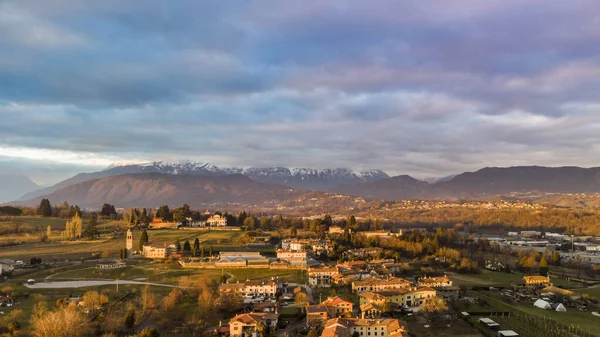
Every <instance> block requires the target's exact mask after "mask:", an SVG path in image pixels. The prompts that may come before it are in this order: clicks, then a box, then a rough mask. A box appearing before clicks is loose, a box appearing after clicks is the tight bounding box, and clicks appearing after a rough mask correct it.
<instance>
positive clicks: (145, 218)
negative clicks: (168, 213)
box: [139, 208, 150, 224]
mask: <svg viewBox="0 0 600 337" xmlns="http://www.w3.org/2000/svg"><path fill="white" fill-rule="evenodd" d="M139 220H140V223H141V224H147V223H148V222H150V219H149V218H148V210H147V209H145V208H144V209H142V214H140V219H139Z"/></svg>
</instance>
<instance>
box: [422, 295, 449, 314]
mask: <svg viewBox="0 0 600 337" xmlns="http://www.w3.org/2000/svg"><path fill="white" fill-rule="evenodd" d="M420 309H421V310H422V311H423V312H443V311H448V304H447V303H446V301H445V300H444V299H443V298H440V297H432V298H428V299H427V300H425V302H423V304H421V307H420Z"/></svg>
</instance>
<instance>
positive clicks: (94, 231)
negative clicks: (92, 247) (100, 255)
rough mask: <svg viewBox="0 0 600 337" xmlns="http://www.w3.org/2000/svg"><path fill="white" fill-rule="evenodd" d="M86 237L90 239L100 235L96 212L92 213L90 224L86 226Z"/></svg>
mask: <svg viewBox="0 0 600 337" xmlns="http://www.w3.org/2000/svg"><path fill="white" fill-rule="evenodd" d="M83 234H84V236H85V237H87V238H89V239H92V240H93V239H95V238H96V235H98V220H97V216H96V214H92V217H91V218H90V222H89V223H88V226H87V227H86V228H85V232H84V233H83Z"/></svg>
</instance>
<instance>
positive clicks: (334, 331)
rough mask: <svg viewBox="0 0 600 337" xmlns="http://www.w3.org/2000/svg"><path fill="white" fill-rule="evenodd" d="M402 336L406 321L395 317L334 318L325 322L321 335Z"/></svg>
mask: <svg viewBox="0 0 600 337" xmlns="http://www.w3.org/2000/svg"><path fill="white" fill-rule="evenodd" d="M352 336H358V337H404V336H408V329H407V326H406V323H404V322H403V321H400V320H397V319H360V318H334V319H330V320H328V321H327V322H325V328H324V329H323V332H322V333H321V337H352Z"/></svg>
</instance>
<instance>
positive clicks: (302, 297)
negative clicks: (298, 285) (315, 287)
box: [294, 291, 308, 304]
mask: <svg viewBox="0 0 600 337" xmlns="http://www.w3.org/2000/svg"><path fill="white" fill-rule="evenodd" d="M294 302H296V303H297V304H301V303H308V295H307V294H306V293H305V292H303V291H299V292H297V293H295V294H294Z"/></svg>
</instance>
